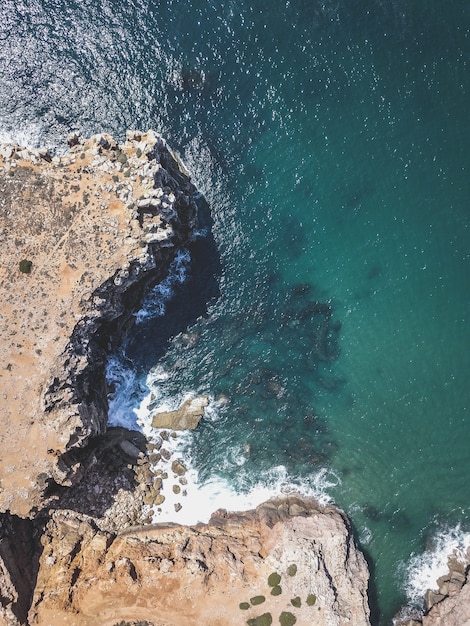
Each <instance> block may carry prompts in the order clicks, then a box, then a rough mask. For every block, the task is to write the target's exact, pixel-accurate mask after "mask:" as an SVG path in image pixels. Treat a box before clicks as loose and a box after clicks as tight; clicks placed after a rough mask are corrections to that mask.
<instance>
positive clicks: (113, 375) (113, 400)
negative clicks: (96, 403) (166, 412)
mask: <svg viewBox="0 0 470 626" xmlns="http://www.w3.org/2000/svg"><path fill="white" fill-rule="evenodd" d="M106 379H107V381H108V385H109V386H110V388H111V390H112V391H111V393H110V394H109V397H108V405H109V409H108V425H109V426H122V427H123V428H129V429H130V430H135V428H136V426H137V415H136V413H135V406H136V405H137V404H138V403H139V396H140V395H141V394H142V393H145V386H144V384H143V382H142V381H139V380H138V377H137V373H136V371H135V368H134V367H133V364H132V363H131V362H130V361H129V360H127V359H125V357H124V356H123V355H113V356H111V357H109V359H108V362H107V364H106Z"/></svg>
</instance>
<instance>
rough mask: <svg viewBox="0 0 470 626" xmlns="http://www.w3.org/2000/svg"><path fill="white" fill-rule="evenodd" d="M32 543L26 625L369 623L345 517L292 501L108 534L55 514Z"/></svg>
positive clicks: (360, 563) (359, 563) (362, 570)
mask: <svg viewBox="0 0 470 626" xmlns="http://www.w3.org/2000/svg"><path fill="white" fill-rule="evenodd" d="M42 543H43V546H44V550H43V553H42V555H41V559H40V563H39V573H38V579H37V584H36V590H35V594H34V600H33V605H32V608H31V610H30V613H29V623H30V624H38V625H45V624H73V625H74V626H82V625H83V626H84V625H87V626H88V625H89V626H91V625H92V624H93V625H94V624H100V625H101V626H107V625H110V626H111V625H114V624H116V623H119V622H120V621H121V620H125V621H133V620H146V621H148V623H149V624H153V625H154V626H180V625H184V626H187V625H188V624H204V625H206V626H229V625H231V624H233V625H235V624H237V625H242V624H246V623H247V622H248V623H254V624H258V623H260V624H261V623H268V622H266V621H265V622H256V621H254V622H249V620H256V619H257V618H259V617H260V616H261V615H266V614H268V613H269V614H270V615H271V618H272V623H273V624H276V623H279V616H280V615H281V614H283V613H285V614H291V615H293V616H294V617H295V618H296V620H297V621H296V624H297V625H298V626H311V625H312V624H317V625H318V626H326V625H328V626H343V625H345V624H354V626H367V625H368V624H369V617H368V616H369V609H368V602H367V583H368V570H367V565H366V563H365V560H364V558H363V556H362V555H361V554H360V553H359V552H358V550H357V549H356V547H355V545H354V541H353V538H352V535H351V529H350V527H349V524H348V521H347V519H346V517H345V516H344V515H343V514H342V513H341V512H339V511H338V510H337V509H336V508H335V507H332V506H326V507H323V506H320V505H319V504H318V503H316V502H315V501H313V500H311V499H307V498H301V497H299V496H294V495H293V496H289V497H284V498H278V499H274V500H271V501H269V502H267V503H265V504H263V505H261V506H260V507H258V508H257V509H256V510H255V511H249V512H245V513H237V514H227V513H226V512H224V511H219V512H217V513H215V514H214V515H213V517H212V518H211V520H210V522H209V524H207V525H202V524H200V525H198V526H196V527H184V526H176V525H174V526H144V527H140V528H134V529H128V530H127V531H124V532H122V533H118V534H115V533H110V532H105V531H102V530H100V529H99V528H98V527H97V526H96V524H95V523H94V521H93V520H92V519H91V518H89V517H88V516H86V515H80V514H77V513H73V512H72V511H56V512H54V513H53V515H52V517H51V520H50V522H49V523H48V525H47V527H46V530H45V532H44V535H43V538H42ZM274 574H277V575H278V576H277V577H276V576H273V575H274ZM274 579H275V580H274ZM265 619H268V618H267V617H266V618H265ZM285 619H287V620H288V619H289V617H288V616H287V617H285ZM285 623H293V622H288V621H286V622H285Z"/></svg>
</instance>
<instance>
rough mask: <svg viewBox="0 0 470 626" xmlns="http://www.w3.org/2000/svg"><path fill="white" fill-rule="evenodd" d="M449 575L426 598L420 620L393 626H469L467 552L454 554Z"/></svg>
mask: <svg viewBox="0 0 470 626" xmlns="http://www.w3.org/2000/svg"><path fill="white" fill-rule="evenodd" d="M448 566H449V571H448V572H447V574H445V575H443V576H441V577H440V578H439V579H438V580H437V581H436V588H435V589H428V590H427V592H426V594H425V598H424V601H425V607H426V609H425V614H424V615H423V616H422V617H416V616H415V617H414V618H410V619H408V618H407V619H397V620H395V621H394V625H395V626H470V551H467V554H466V555H463V554H459V555H458V556H457V555H456V554H453V555H451V556H450V557H449V559H448Z"/></svg>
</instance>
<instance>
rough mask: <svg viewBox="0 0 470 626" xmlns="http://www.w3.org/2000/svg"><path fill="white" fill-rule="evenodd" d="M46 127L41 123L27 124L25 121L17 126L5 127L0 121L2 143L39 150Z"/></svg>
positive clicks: (0, 139) (0, 141) (0, 140)
mask: <svg viewBox="0 0 470 626" xmlns="http://www.w3.org/2000/svg"><path fill="white" fill-rule="evenodd" d="M43 135H44V127H43V125H42V124H40V123H39V122H30V123H29V124H28V123H26V122H25V121H24V120H22V121H21V123H18V124H17V125H14V126H11V125H10V124H8V125H4V124H2V123H1V121H0V143H10V144H16V145H18V146H21V147H23V148H37V147H38V146H40V145H41V142H42V138H43Z"/></svg>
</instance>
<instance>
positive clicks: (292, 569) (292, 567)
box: [287, 565, 297, 576]
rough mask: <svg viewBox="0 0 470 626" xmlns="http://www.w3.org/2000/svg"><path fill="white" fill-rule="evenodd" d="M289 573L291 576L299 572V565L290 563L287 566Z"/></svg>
mask: <svg viewBox="0 0 470 626" xmlns="http://www.w3.org/2000/svg"><path fill="white" fill-rule="evenodd" d="M287 573H288V574H289V576H295V575H296V574H297V565H289V567H288V568H287Z"/></svg>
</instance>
